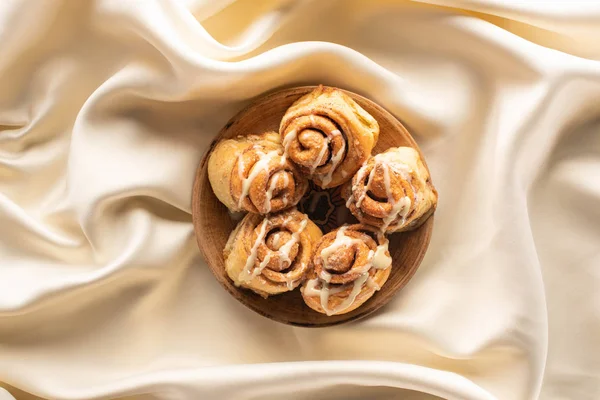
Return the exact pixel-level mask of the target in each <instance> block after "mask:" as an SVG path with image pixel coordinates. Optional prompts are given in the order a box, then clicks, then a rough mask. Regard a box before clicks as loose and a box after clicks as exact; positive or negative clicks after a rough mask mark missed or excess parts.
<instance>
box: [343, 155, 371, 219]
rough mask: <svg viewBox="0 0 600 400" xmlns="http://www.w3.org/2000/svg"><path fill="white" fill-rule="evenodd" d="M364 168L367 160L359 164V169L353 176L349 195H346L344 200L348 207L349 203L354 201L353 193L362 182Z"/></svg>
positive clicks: (365, 168)
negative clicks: (346, 197)
mask: <svg viewBox="0 0 600 400" xmlns="http://www.w3.org/2000/svg"><path fill="white" fill-rule="evenodd" d="M366 170H367V161H365V162H364V163H363V165H361V166H360V168H359V170H358V171H357V172H356V176H355V177H354V178H353V182H352V191H351V192H350V196H348V200H346V208H350V204H352V202H353V201H354V193H355V192H356V191H357V190H358V186H359V185H360V182H362V181H363V180H364V179H365V173H366ZM365 193H366V191H365Z"/></svg>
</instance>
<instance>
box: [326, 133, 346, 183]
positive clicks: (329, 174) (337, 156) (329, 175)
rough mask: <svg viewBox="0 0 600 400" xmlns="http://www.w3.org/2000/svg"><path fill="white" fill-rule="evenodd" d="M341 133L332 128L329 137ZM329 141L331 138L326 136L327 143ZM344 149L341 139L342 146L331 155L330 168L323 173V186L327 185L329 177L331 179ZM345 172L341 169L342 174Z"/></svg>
mask: <svg viewBox="0 0 600 400" xmlns="http://www.w3.org/2000/svg"><path fill="white" fill-rule="evenodd" d="M341 134H342V132H340V131H339V130H338V129H336V130H334V131H332V132H331V137H332V138H333V137H335V136H338V135H341ZM330 142H331V139H330V138H329V137H328V138H327V143H328V144H329V143H330ZM345 150H346V141H345V140H342V146H341V147H340V148H339V150H338V151H336V153H335V154H334V155H333V156H332V157H331V168H330V169H329V171H328V172H327V174H325V176H324V177H323V185H324V186H327V185H329V183H331V179H332V176H333V173H334V172H335V170H336V169H337V167H338V164H339V163H340V161H342V157H343V156H344V151H345ZM345 172H346V171H342V176H344V173H345ZM344 177H345V176H344Z"/></svg>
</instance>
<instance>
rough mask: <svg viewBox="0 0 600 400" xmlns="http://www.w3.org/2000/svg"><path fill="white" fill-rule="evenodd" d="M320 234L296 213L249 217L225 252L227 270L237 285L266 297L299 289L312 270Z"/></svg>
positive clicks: (234, 233)
mask: <svg viewBox="0 0 600 400" xmlns="http://www.w3.org/2000/svg"><path fill="white" fill-rule="evenodd" d="M321 236H322V232H321V230H320V229H319V228H318V227H317V226H316V225H315V224H314V223H313V222H312V221H310V220H309V219H308V216H307V215H305V214H303V213H301V212H300V211H298V210H296V209H290V210H286V211H283V212H280V213H277V214H270V215H267V216H262V215H258V214H247V215H246V216H245V217H244V219H243V220H242V221H240V223H239V224H238V226H237V227H236V229H235V230H234V231H233V232H232V233H231V236H230V238H229V240H228V242H227V245H226V247H225V249H224V251H223V255H224V257H225V270H226V271H227V274H228V276H229V278H230V279H231V280H232V281H233V282H234V283H235V284H236V285H237V286H242V287H245V288H248V289H251V290H252V291H254V292H255V293H258V294H259V295H261V296H263V297H267V296H269V295H274V294H279V293H284V292H287V291H290V290H293V289H294V288H296V287H297V286H298V285H300V283H301V282H302V281H303V280H304V279H305V277H306V274H307V273H308V270H309V267H310V257H311V255H312V253H313V246H314V243H315V242H316V241H318V240H319V239H320V238H321Z"/></svg>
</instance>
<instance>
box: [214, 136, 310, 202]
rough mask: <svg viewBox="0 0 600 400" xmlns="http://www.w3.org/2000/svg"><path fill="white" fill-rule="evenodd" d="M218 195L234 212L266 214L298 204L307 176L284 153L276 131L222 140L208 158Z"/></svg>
mask: <svg viewBox="0 0 600 400" xmlns="http://www.w3.org/2000/svg"><path fill="white" fill-rule="evenodd" d="M208 178H209V180H210V184H211V186H212V189H213V191H214V193H215V195H216V196H217V198H218V199H219V200H220V201H221V202H222V203H223V204H225V205H226V206H227V208H229V209H230V210H231V211H248V212H252V213H259V214H266V213H270V212H278V211H281V210H283V209H286V208H289V207H293V206H295V205H296V204H297V203H298V201H300V198H301V197H302V196H303V195H304V193H305V192H306V189H307V188H308V179H307V178H306V177H304V176H303V175H302V174H301V173H300V171H299V170H298V169H297V168H296V167H295V166H294V164H293V163H291V162H290V161H289V160H287V159H286V157H285V156H284V155H283V146H282V145H281V138H280V136H279V134H277V133H276V132H268V133H264V134H262V135H248V136H239V137H236V138H235V139H227V140H223V141H221V142H219V143H218V144H217V145H216V147H215V148H214V150H213V151H212V152H211V154H210V156H209V160H208Z"/></svg>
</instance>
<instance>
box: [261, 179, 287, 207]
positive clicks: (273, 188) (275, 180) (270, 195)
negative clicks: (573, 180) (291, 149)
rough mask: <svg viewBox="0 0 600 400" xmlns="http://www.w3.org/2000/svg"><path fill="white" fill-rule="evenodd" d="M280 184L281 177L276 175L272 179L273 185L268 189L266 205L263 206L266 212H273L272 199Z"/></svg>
mask: <svg viewBox="0 0 600 400" xmlns="http://www.w3.org/2000/svg"><path fill="white" fill-rule="evenodd" d="M285 176H287V175H285ZM278 182H279V175H275V178H273V179H271V184H269V188H268V189H267V193H266V195H265V203H264V204H263V207H264V208H265V210H266V212H271V198H272V197H273V190H275V188H276V187H277V183H278Z"/></svg>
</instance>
